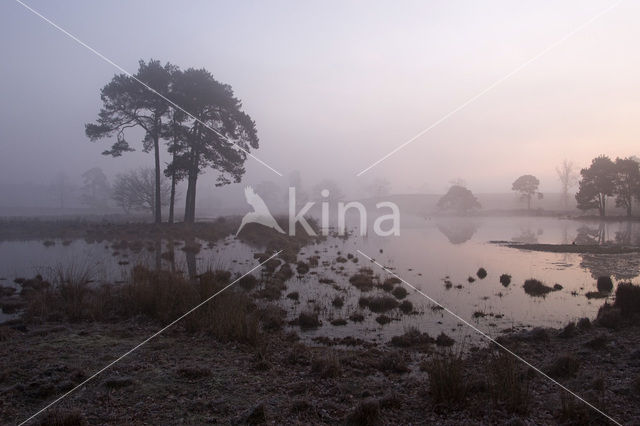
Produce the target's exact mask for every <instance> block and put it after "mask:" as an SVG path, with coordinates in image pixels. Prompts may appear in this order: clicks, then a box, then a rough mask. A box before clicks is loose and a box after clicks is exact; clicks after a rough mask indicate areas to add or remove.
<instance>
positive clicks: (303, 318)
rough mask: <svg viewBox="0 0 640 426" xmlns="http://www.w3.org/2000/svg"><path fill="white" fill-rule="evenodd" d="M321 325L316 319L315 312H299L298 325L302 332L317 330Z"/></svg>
mask: <svg viewBox="0 0 640 426" xmlns="http://www.w3.org/2000/svg"><path fill="white" fill-rule="evenodd" d="M321 324H322V323H321V322H320V320H319V319H318V314H316V313H315V312H300V315H299V316H298V325H299V326H300V328H302V329H303V330H305V329H311V328H318V327H320V325H321Z"/></svg>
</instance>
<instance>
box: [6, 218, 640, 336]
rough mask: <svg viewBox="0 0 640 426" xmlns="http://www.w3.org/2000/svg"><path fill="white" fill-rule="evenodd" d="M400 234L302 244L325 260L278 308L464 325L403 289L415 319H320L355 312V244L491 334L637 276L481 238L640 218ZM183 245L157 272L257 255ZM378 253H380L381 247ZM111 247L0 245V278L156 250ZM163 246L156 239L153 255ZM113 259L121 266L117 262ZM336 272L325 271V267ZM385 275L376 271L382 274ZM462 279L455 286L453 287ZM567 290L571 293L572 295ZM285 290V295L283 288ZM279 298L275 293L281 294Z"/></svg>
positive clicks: (593, 304) (636, 227)
mask: <svg viewBox="0 0 640 426" xmlns="http://www.w3.org/2000/svg"><path fill="white" fill-rule="evenodd" d="M405 223H406V226H403V228H402V230H401V235H400V236H399V237H387V238H380V237H376V236H368V237H351V238H349V239H347V240H342V239H336V238H329V239H328V240H327V241H326V242H324V243H321V244H319V245H316V246H310V247H306V248H304V249H303V251H302V252H303V253H304V254H303V255H302V256H301V257H302V258H306V257H308V256H311V255H313V254H315V252H316V251H318V254H319V255H320V256H321V262H322V260H326V261H329V262H331V263H332V265H330V266H322V264H321V265H320V266H319V267H318V268H317V269H314V270H312V271H315V272H316V273H317V275H313V274H309V275H307V276H305V277H303V278H301V279H299V278H293V279H292V280H291V281H289V282H288V290H287V292H291V291H298V292H299V293H300V302H299V303H298V302H294V301H293V300H290V299H287V298H286V297H283V299H282V302H281V303H282V305H283V306H284V307H285V308H287V309H288V310H289V315H290V317H291V318H293V317H294V316H296V315H297V314H298V313H299V312H300V311H301V310H305V309H308V308H309V306H310V305H309V303H314V304H317V305H318V306H319V308H320V310H321V318H322V319H323V322H324V324H326V325H327V326H326V327H322V328H321V329H319V330H317V331H314V332H309V333H308V335H309V336H314V335H329V336H354V337H360V338H367V339H369V340H375V339H376V338H382V339H383V340H387V339H388V337H389V335H395V334H398V333H401V332H402V330H403V329H404V328H406V327H407V326H409V325H415V326H417V327H418V328H420V329H422V330H425V331H428V332H429V333H430V334H432V335H436V334H437V333H439V332H440V331H445V332H447V333H448V334H450V335H452V336H454V337H456V336H458V338H460V335H461V333H465V334H467V333H468V329H466V328H463V327H460V326H459V324H457V321H456V320H454V319H453V318H451V317H450V316H449V315H448V314H446V313H443V312H440V311H433V310H432V309H431V304H430V302H429V301H428V300H426V299H424V298H423V297H422V296H420V295H417V294H411V291H410V295H409V300H410V301H411V302H412V303H413V304H414V305H415V307H416V309H417V310H418V311H420V312H422V314H420V315H399V314H391V315H390V316H392V317H394V316H395V317H396V318H397V319H398V321H393V322H392V323H391V324H389V325H387V326H384V327H381V326H379V325H378V324H377V323H376V322H375V321H374V320H373V318H375V315H373V316H371V317H370V318H368V319H367V320H366V321H365V322H363V323H361V324H353V323H352V322H349V323H348V324H349V325H348V326H344V327H339V326H332V325H330V324H329V322H330V321H331V320H332V319H336V318H347V317H348V316H349V315H350V314H351V313H353V312H354V311H356V310H358V298H359V296H360V292H359V291H358V290H356V289H355V288H354V287H352V286H351V285H350V284H349V282H348V276H350V275H351V274H353V273H354V272H355V271H357V269H358V268H360V267H362V266H365V265H367V266H371V268H372V269H373V270H374V272H375V273H376V274H381V272H382V271H381V270H380V269H379V268H378V267H376V266H375V265H368V262H367V261H366V260H365V259H363V258H360V261H359V262H358V263H357V264H355V263H353V262H348V263H346V264H344V267H345V271H344V273H342V274H341V273H340V272H339V271H338V270H337V268H338V267H339V266H342V264H336V263H335V259H336V257H337V256H338V252H341V254H342V255H346V254H348V253H351V254H353V255H356V256H357V252H356V250H357V249H360V250H362V251H363V252H364V253H366V254H367V255H369V256H371V257H373V258H375V259H376V260H377V261H379V262H380V263H382V264H384V265H386V266H388V267H391V268H394V269H393V270H394V272H395V273H397V274H398V275H399V276H400V277H402V278H403V279H405V280H407V281H408V282H410V283H411V284H412V285H415V286H416V287H417V288H419V289H421V290H422V291H424V292H425V293H426V294H428V295H429V296H430V297H432V298H434V299H435V300H438V301H439V302H440V303H442V304H443V305H445V306H447V307H448V308H450V309H451V310H452V311H454V312H456V313H457V314H459V315H460V316H462V317H463V318H465V319H468V320H470V321H475V322H476V323H477V325H478V327H479V328H481V329H483V330H485V331H488V332H489V333H490V334H496V333H497V332H498V331H499V330H501V329H505V328H508V327H511V326H514V325H515V326H535V325H544V326H556V327H557V326H562V325H564V324H566V323H567V322H568V321H570V320H575V319H577V318H580V317H583V316H587V317H591V318H593V317H594V316H595V314H596V312H597V309H598V307H599V306H600V305H601V304H602V303H603V302H602V300H592V301H589V300H588V299H587V298H586V297H585V296H584V293H586V292H587V291H592V290H595V279H594V277H597V276H598V275H603V274H609V273H610V274H612V275H614V277H615V278H616V279H618V280H621V279H632V278H634V277H636V276H637V275H638V274H639V273H640V261H639V260H638V256H637V254H633V255H607V256H605V255H580V254H563V253H541V252H530V251H522V250H516V249H510V248H506V247H502V246H500V245H496V244H490V243H488V242H489V241H520V242H539V243H571V242H573V241H576V242H578V243H580V244H586V243H598V242H618V243H623V244H638V243H639V237H640V224H636V223H606V224H602V225H598V223H588V222H577V221H571V220H559V219H554V218H506V217H505V218H473V219H440V218H438V219H436V218H432V219H427V220H424V219H416V218H413V219H409V220H406V221H404V222H403V225H404V224H405ZM181 247H182V245H180V246H176V249H175V261H174V262H173V263H172V262H170V261H168V260H166V259H162V260H161V262H162V265H163V267H164V268H171V267H174V268H176V269H178V270H182V271H185V272H186V271H187V270H188V265H189V263H190V262H191V264H192V265H193V262H195V264H196V267H197V270H198V271H202V270H204V269H206V268H207V267H213V268H225V269H232V270H234V271H236V272H240V273H244V272H245V271H247V270H249V269H250V268H251V267H253V266H254V265H255V264H256V261H255V260H254V259H253V255H252V252H253V251H257V250H256V249H251V248H250V247H248V246H246V245H244V244H242V243H240V242H238V241H237V240H235V239H234V238H231V237H230V238H228V239H227V240H225V241H220V242H218V243H217V244H215V245H214V246H212V247H208V246H207V245H206V244H203V246H202V249H201V251H200V252H199V253H197V254H195V255H194V256H188V255H187V254H186V253H185V252H184V251H183V250H181ZM380 250H382V253H381V252H380ZM114 251H116V250H114V249H113V248H110V247H109V246H108V245H105V243H104V242H103V243H95V244H88V243H86V242H84V241H80V240H78V241H74V242H72V243H71V244H70V245H68V246H63V245H61V244H60V242H59V241H58V242H57V244H56V245H55V246H53V247H45V246H44V245H43V244H42V242H35V241H29V242H1V243H0V277H3V278H7V280H6V281H3V283H5V284H7V283H9V282H10V281H11V280H12V279H13V278H15V277H18V276H23V277H30V276H33V275H34V274H35V273H36V272H38V271H45V272H46V268H47V267H48V266H53V265H58V264H74V265H77V266H89V267H91V268H92V270H93V271H94V273H95V275H96V277H97V279H99V280H104V281H118V280H123V279H125V278H126V276H127V273H128V270H129V268H130V267H131V265H134V264H137V263H147V264H150V265H155V262H156V253H155V252H153V251H149V250H147V248H146V246H145V247H144V248H143V249H142V250H141V251H140V252H139V253H134V252H132V251H130V250H122V249H119V250H117V251H118V252H119V254H118V255H116V256H114V255H113V252H114ZM166 251H167V244H166V243H164V244H163V248H162V252H166ZM119 262H129V264H128V265H119ZM332 266H333V267H334V269H335V270H332V269H331V267H332ZM481 266H482V267H484V268H486V269H487V271H488V276H487V277H486V278H485V279H484V280H476V281H475V282H474V283H469V282H467V278H468V277H469V276H470V275H472V276H475V272H476V271H477V269H478V268H479V267H481ZM503 273H507V274H510V275H512V283H511V285H510V286H509V287H507V288H505V287H503V286H502V285H501V284H500V283H499V276H500V274H503ZM381 275H383V276H384V274H381ZM445 276H449V277H450V279H451V281H452V282H453V288H450V289H446V288H445V286H444V283H443V278H444V277H445ZM318 277H328V278H333V279H334V280H335V281H336V284H337V286H338V289H336V288H334V287H333V286H331V285H328V284H319V283H317V278H318ZM531 277H535V278H538V279H540V280H542V281H544V282H546V283H547V284H548V285H551V286H553V284H555V283H559V284H561V285H562V286H563V287H564V288H563V290H561V291H558V292H552V293H550V294H549V295H547V297H546V298H532V297H530V296H528V295H526V294H525V293H524V291H523V289H522V283H523V281H524V280H525V279H527V278H531ZM457 285H461V286H462V288H461V289H457V288H456V286H457ZM572 292H576V293H579V294H578V295H572ZM285 294H286V293H285ZM336 295H341V296H343V297H344V298H345V305H344V306H343V307H342V308H340V309H337V308H334V307H333V306H332V305H331V300H332V299H333V298H334V297H335V296H336ZM283 296H284V295H283ZM476 311H482V312H485V313H487V314H489V313H492V314H499V315H503V317H502V318H496V317H495V316H486V317H484V318H481V319H478V320H472V316H473V313H474V312H476Z"/></svg>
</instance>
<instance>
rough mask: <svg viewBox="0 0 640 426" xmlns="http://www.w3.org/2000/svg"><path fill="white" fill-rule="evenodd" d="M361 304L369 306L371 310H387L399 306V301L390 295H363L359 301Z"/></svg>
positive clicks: (377, 311)
mask: <svg viewBox="0 0 640 426" xmlns="http://www.w3.org/2000/svg"><path fill="white" fill-rule="evenodd" d="M358 303H359V304H360V306H362V307H368V308H369V309H370V310H371V312H375V313H381V312H387V311H390V310H392V309H395V308H397V307H398V305H399V304H398V301H397V300H396V299H394V298H393V297H389V296H373V297H361V298H360V300H359V301H358Z"/></svg>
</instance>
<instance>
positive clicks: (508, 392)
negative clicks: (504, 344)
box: [488, 351, 531, 414]
mask: <svg viewBox="0 0 640 426" xmlns="http://www.w3.org/2000/svg"><path fill="white" fill-rule="evenodd" d="M488 385H489V386H488V388H489V393H490V395H491V399H492V401H493V403H494V405H495V406H497V407H504V408H505V409H506V410H507V411H510V412H514V413H519V414H525V413H526V412H527V410H528V408H529V399H530V396H531V395H530V386H529V378H528V376H527V372H526V371H524V369H522V368H521V365H520V363H519V361H517V360H516V359H515V358H514V357H513V356H512V355H510V354H507V353H505V352H502V351H501V352H499V353H494V354H492V355H491V357H490V359H489V375H488Z"/></svg>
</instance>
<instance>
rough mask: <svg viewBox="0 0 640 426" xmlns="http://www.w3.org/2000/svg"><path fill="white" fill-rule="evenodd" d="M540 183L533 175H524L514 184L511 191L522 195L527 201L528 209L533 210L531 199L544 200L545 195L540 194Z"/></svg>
mask: <svg viewBox="0 0 640 426" xmlns="http://www.w3.org/2000/svg"><path fill="white" fill-rule="evenodd" d="M539 186H540V181H539V180H538V178H537V177H535V176H533V175H522V176H520V177H519V178H518V179H516V180H515V181H514V182H513V185H512V186H511V189H512V190H513V191H517V192H519V193H520V198H521V199H523V200H526V201H527V209H531V199H532V198H533V197H534V196H537V197H538V199H542V197H543V195H542V193H541V192H538V187H539Z"/></svg>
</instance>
